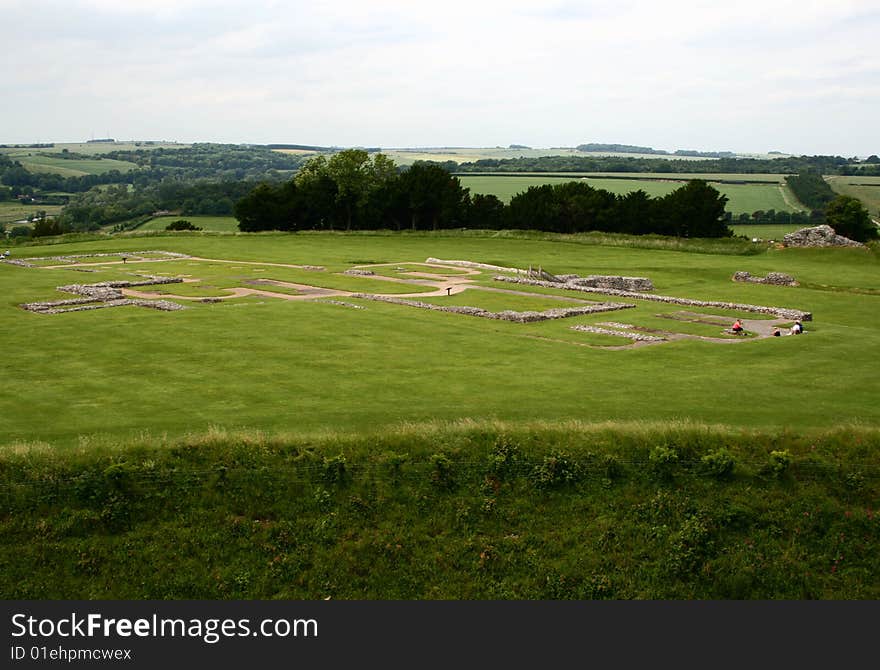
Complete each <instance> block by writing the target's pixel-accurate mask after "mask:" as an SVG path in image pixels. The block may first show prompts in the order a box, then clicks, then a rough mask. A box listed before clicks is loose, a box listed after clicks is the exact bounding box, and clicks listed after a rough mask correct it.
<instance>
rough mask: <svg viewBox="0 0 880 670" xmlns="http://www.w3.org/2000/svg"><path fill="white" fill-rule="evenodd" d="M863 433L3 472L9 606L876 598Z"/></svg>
mask: <svg viewBox="0 0 880 670" xmlns="http://www.w3.org/2000/svg"><path fill="white" fill-rule="evenodd" d="M878 447H880V431H878V429H877V428H875V427H865V426H857V425H850V426H846V427H841V428H838V429H834V430H829V431H811V432H805V433H792V432H787V431H782V432H761V431H749V430H739V429H731V428H726V427H723V426H708V425H701V424H697V423H692V422H659V423H650V424H641V423H624V424H615V423H604V424H596V425H588V424H579V423H566V422H563V423H558V424H553V423H533V424H523V425H511V424H505V423H501V422H486V423H482V422H473V421H462V422H456V423H452V424H438V423H430V424H410V425H405V426H401V427H399V428H398V429H396V430H392V431H387V432H383V433H381V434H378V433H377V434H363V435H356V434H350V433H336V432H333V431H326V432H324V433H322V434H314V435H311V436H308V437H302V436H300V437H291V436H289V435H283V434H269V433H264V432H258V431H228V430H225V429H221V428H217V429H212V430H209V431H206V432H203V433H198V434H191V435H188V436H186V437H184V438H180V439H168V438H167V437H163V436H155V437H154V436H149V435H146V434H145V435H142V436H140V437H138V438H135V439H133V440H132V441H131V442H127V443H117V442H113V441H103V442H102V441H97V442H96V441H91V440H90V441H88V442H87V443H83V444H81V445H80V447H79V448H76V449H71V450H69V451H65V452H53V451H51V450H48V449H46V448H45V447H44V446H43V445H40V444H33V445H26V444H19V445H15V446H11V447H7V448H5V449H4V450H3V451H2V452H0V500H2V509H3V510H5V514H4V515H3V516H2V517H0V538H2V543H0V596H2V597H4V598H15V599H23V598H137V599H143V598H160V599H164V598H218V599H219V598H287V599H318V598H327V597H333V598H357V599H362V598H367V599H388V598H392V599H396V598H402V599H427V598H430V599H438V598H440V599H443V598H455V599H471V598H479V599H486V598H489V599H571V598H575V599H584V598H587V599H596V598H615V599H621V598H623V599H629V598H638V599H645V598H648V599H686V598H706V599H731V598H736V599H740V598H761V599H766V598H786V599H804V598H834V599H876V598H877V597H878V596H880V564H878V563H877V561H876V559H875V556H876V555H877V553H878V550H880V509H877V494H878V492H880V481H878V479H880V459H878V456H877V454H878V453H880V451H878Z"/></svg>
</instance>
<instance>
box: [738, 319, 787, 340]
mask: <svg viewBox="0 0 880 670" xmlns="http://www.w3.org/2000/svg"><path fill="white" fill-rule="evenodd" d="M730 330H731V331H733V334H734V335H742V334H743V333H745V332H746V331H745V328H743V325H742V321H740V320H739V319H737V320H736V321H734V322H733V326H732V327H731V328H730ZM789 330H790V333H791V334H792V335H800V334H801V333H803V332H804V326H803V324H802V323H801V322H800V321H795V322H794V325H793V326H792V327H791V328H790V329H789ZM781 336H782V331H780V330H779V328H774V329H773V337H781Z"/></svg>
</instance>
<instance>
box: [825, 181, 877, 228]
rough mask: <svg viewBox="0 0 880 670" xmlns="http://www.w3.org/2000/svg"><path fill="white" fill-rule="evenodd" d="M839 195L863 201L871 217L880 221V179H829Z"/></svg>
mask: <svg viewBox="0 0 880 670" xmlns="http://www.w3.org/2000/svg"><path fill="white" fill-rule="evenodd" d="M827 180H828V183H829V184H830V185H831V188H833V189H834V190H835V191H836V192H837V193H841V194H843V195H848V196H852V197H853V198H858V199H859V200H861V201H862V202H863V203H864V205H865V207H867V208H868V211H869V212H870V213H871V216H872V217H873V218H875V219H877V220H878V221H880V177H827Z"/></svg>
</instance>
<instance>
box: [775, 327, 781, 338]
mask: <svg viewBox="0 0 880 670" xmlns="http://www.w3.org/2000/svg"><path fill="white" fill-rule="evenodd" d="M773 337H782V333H780V332H779V328H774V329H773Z"/></svg>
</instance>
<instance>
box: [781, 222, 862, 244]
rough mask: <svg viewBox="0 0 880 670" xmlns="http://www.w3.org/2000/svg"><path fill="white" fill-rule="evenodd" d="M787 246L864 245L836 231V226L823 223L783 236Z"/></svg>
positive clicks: (783, 241) (783, 242)
mask: <svg viewBox="0 0 880 670" xmlns="http://www.w3.org/2000/svg"><path fill="white" fill-rule="evenodd" d="M782 244H783V245H785V246H786V247H863V246H865V245H864V244H862V243H861V242H856V241H855V240H851V239H849V238H848V237H844V236H843V235H838V234H837V233H836V232H834V228H832V227H831V226H829V225H826V224H823V225H821V226H814V227H812V228H801V229H800V230H796V231H795V232H793V233H788V234H787V235H784V236H783V237H782Z"/></svg>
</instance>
